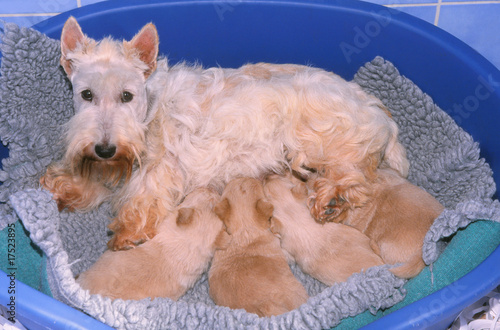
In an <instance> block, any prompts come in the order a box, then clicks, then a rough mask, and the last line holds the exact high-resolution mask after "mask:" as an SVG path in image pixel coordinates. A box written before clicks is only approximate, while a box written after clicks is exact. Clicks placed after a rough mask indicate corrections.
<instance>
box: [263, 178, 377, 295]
mask: <svg viewBox="0 0 500 330" xmlns="http://www.w3.org/2000/svg"><path fill="white" fill-rule="evenodd" d="M264 191H265V194H266V197H267V199H268V200H269V201H270V202H271V203H272V204H273V206H274V213H273V217H272V219H271V231H272V232H273V233H275V234H276V235H277V236H278V237H279V238H280V240H281V247H282V248H283V250H285V251H286V252H287V255H288V256H289V258H290V261H294V262H296V263H297V264H298V265H299V267H300V268H301V269H302V270H303V271H304V272H305V273H307V274H309V275H311V276H312V277H314V278H316V279H317V280H319V281H321V282H323V283H325V284H327V285H333V284H335V283H337V282H344V281H346V280H347V278H348V277H349V276H351V275H352V274H354V273H358V272H360V271H362V270H366V269H367V268H370V267H372V266H377V265H382V264H383V261H382V259H381V258H380V257H379V256H378V255H377V254H375V252H374V251H373V250H372V248H371V247H370V239H369V238H368V237H367V236H366V235H364V234H362V233H361V232H360V231H359V230H357V229H354V228H352V227H349V226H345V225H342V224H337V223H325V224H324V225H322V224H319V223H317V222H315V221H314V219H313V218H312V216H311V214H310V212H309V209H308V207H307V196H308V191H307V187H306V185H305V183H303V182H301V181H300V180H298V179H295V178H293V177H292V176H291V175H287V176H286V177H283V176H278V175H273V176H271V177H269V178H267V179H266V180H265V185H264Z"/></svg>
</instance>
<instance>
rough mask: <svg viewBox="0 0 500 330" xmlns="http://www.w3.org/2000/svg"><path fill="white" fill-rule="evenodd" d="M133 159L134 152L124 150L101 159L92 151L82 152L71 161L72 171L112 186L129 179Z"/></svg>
mask: <svg viewBox="0 0 500 330" xmlns="http://www.w3.org/2000/svg"><path fill="white" fill-rule="evenodd" d="M135 159H136V157H135V155H134V153H131V152H128V151H126V150H124V151H122V152H118V153H117V154H116V155H115V156H113V157H112V158H111V159H101V158H98V157H97V156H95V155H94V154H93V153H88V152H84V154H83V155H80V157H77V159H76V160H75V161H74V162H73V173H74V174H78V175H80V176H81V177H82V178H86V179H88V180H90V181H99V182H101V183H103V184H105V185H110V186H112V187H114V186H116V185H118V184H119V183H120V182H122V181H123V182H127V181H128V180H129V179H130V177H131V175H132V170H133V167H134V162H135Z"/></svg>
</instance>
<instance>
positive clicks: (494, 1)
mask: <svg viewBox="0 0 500 330" xmlns="http://www.w3.org/2000/svg"><path fill="white" fill-rule="evenodd" d="M491 4H495V5H496V4H498V5H500V0H490V1H449V2H442V1H438V2H430V3H394V4H387V5H384V6H386V7H390V8H398V7H400V8H404V7H431V6H438V5H439V6H453V5H491Z"/></svg>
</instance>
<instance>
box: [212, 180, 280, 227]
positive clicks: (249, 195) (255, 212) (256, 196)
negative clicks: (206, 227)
mask: <svg viewBox="0 0 500 330" xmlns="http://www.w3.org/2000/svg"><path fill="white" fill-rule="evenodd" d="M273 210H274V208H273V205H272V204H271V203H269V202H268V201H267V200H266V199H265V195H264V189H263V187H262V183H261V182H260V181H259V180H257V179H253V178H238V179H235V180H233V181H231V182H229V184H228V185H227V186H226V188H225V189H224V192H223V194H222V200H221V202H219V203H218V204H217V205H216V206H215V208H214V211H215V213H216V214H217V215H218V216H219V218H220V219H221V220H222V222H223V223H224V226H225V228H226V231H227V232H228V233H229V234H230V235H231V234H233V233H235V232H237V231H239V230H241V229H245V228H246V229H248V228H262V229H267V228H269V220H270V218H271V217H272V215H273Z"/></svg>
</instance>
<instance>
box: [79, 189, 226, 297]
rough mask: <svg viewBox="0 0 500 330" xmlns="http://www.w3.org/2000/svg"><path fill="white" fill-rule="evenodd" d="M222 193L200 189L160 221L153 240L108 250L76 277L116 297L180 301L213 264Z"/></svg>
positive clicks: (97, 291) (86, 285)
mask: <svg viewBox="0 0 500 330" xmlns="http://www.w3.org/2000/svg"><path fill="white" fill-rule="evenodd" d="M219 197H220V196H219V194H217V193H216V192H214V191H211V190H208V189H202V188H200V189H197V190H195V191H193V192H192V193H191V194H189V195H188V196H187V197H186V198H185V200H184V201H183V202H182V204H181V205H180V206H179V207H178V208H177V210H176V211H175V212H174V213H172V214H171V215H170V216H169V217H168V218H167V219H165V221H163V222H162V224H161V225H160V226H159V230H158V235H156V236H155V237H154V238H153V239H152V240H150V241H148V242H146V243H144V244H142V245H140V246H138V247H136V248H134V249H131V250H127V251H109V250H108V251H106V252H104V254H103V255H102V256H101V257H100V258H99V260H97V262H96V263H95V264H94V265H93V266H92V267H91V268H90V269H89V270H87V271H86V272H84V273H82V274H80V275H79V276H78V279H77V282H78V283H79V284H80V285H81V286H82V288H83V289H87V290H89V291H90V293H92V294H100V295H103V296H107V297H110V298H112V299H117V298H121V299H143V298H147V297H150V298H155V297H168V298H171V299H173V300H177V299H178V298H179V297H181V296H182V295H183V294H184V293H185V292H186V291H187V290H188V289H190V288H191V287H192V286H193V285H194V284H195V282H196V281H197V280H198V278H199V277H200V276H201V274H202V273H203V272H205V271H206V270H207V268H208V265H209V263H210V260H211V259H212V256H213V253H214V251H215V245H214V242H215V238H216V236H217V235H218V234H219V233H220V231H221V230H222V223H221V221H220V220H219V218H218V217H217V216H216V215H215V213H213V207H214V205H215V204H216V203H217V202H218V201H219Z"/></svg>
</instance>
